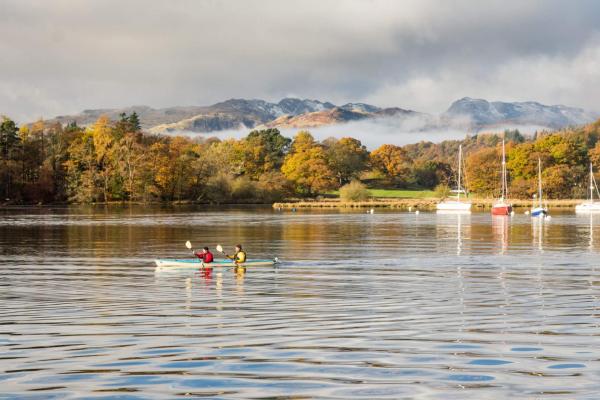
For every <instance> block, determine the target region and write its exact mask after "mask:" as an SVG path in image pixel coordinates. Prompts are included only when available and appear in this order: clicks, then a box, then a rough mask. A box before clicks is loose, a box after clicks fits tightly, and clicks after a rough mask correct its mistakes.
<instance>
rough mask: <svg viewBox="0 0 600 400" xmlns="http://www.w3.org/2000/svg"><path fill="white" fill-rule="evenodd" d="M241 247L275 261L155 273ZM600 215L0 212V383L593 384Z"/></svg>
mask: <svg viewBox="0 0 600 400" xmlns="http://www.w3.org/2000/svg"><path fill="white" fill-rule="evenodd" d="M186 240H191V241H192V243H193V244H194V245H195V246H196V247H200V246H202V245H204V244H208V245H210V246H211V247H214V245H215V244H217V243H221V244H223V245H226V246H227V247H229V248H230V247H231V246H232V245H234V244H235V243H236V242H241V243H243V244H244V245H245V247H246V248H247V249H248V253H249V256H250V258H267V257H273V256H278V257H279V258H280V259H281V260H282V261H283V263H281V264H280V265H279V266H277V267H259V268H256V269H250V268H248V269H247V270H246V271H245V272H243V271H237V272H236V271H234V270H233V269H228V268H227V269H215V270H214V271H212V272H211V273H207V272H201V271H188V272H180V273H174V272H168V273H159V274H156V273H155V271H154V264H153V262H152V260H153V259H154V258H159V257H163V258H164V257H187V256H189V251H188V250H187V249H186V248H185V246H184V243H185V241H186ZM599 251H600V215H599V216H597V217H590V216H576V215H575V214H572V213H564V214H554V215H553V218H552V219H551V220H550V221H545V222H540V221H538V220H536V221H533V222H532V220H531V218H530V217H528V216H525V215H522V214H521V215H516V216H514V217H512V218H503V217H495V218H494V219H492V217H491V216H490V215H488V213H473V214H472V215H462V216H457V215H436V214H434V213H421V214H420V215H415V214H410V213H401V212H383V211H380V212H376V213H375V214H374V215H367V214H366V213H365V214H363V213H362V212H358V211H357V212H338V211H331V212H318V211H314V212H298V213H292V212H289V211H286V212H275V211H272V210H270V209H266V208H265V209H260V208H259V209H256V208H246V209H225V210H223V209H221V210H219V209H208V210H205V209H203V208H202V207H198V208H184V207H182V208H140V207H134V208H116V207H113V208H108V209H107V208H101V207H99V208H51V209H46V208H22V209H18V208H14V209H8V210H0V304H1V306H2V307H1V308H0V372H1V374H0V398H15V397H17V398H27V399H36V398H40V399H47V398H69V397H70V398H81V397H85V398H103V399H107V398H119V399H129V398H131V399H134V398H144V399H146V398H177V397H180V396H185V395H188V396H204V397H208V398H338V399H345V398H366V399H372V398H394V399H398V398H420V399H491V398H508V397H515V398H531V399H534V398H542V397H543V398H556V399H563V398H564V399H574V398H578V399H586V398H588V399H595V398H598V397H599V396H600V363H599V362H598V359H599V357H600V340H599V335H600V327H599V324H600V309H599V307H600V265H599V258H598V253H599Z"/></svg>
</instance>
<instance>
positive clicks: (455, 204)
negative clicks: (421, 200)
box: [436, 145, 471, 212]
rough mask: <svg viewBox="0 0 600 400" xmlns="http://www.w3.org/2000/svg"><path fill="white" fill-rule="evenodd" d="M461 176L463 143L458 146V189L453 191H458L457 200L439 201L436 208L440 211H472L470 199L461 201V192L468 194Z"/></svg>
mask: <svg viewBox="0 0 600 400" xmlns="http://www.w3.org/2000/svg"><path fill="white" fill-rule="evenodd" d="M461 178H462V145H460V146H458V181H457V187H456V190H453V191H452V192H454V193H456V200H444V201H442V202H441V203H438V204H437V206H436V208H437V210H438V211H455V212H456V211H460V212H470V211H471V202H470V201H460V194H461V193H464V194H465V196H466V191H465V190H464V189H463V188H462V186H461Z"/></svg>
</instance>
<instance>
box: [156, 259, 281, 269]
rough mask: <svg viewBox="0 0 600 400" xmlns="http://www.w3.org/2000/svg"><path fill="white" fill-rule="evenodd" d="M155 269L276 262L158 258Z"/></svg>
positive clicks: (267, 264) (239, 265)
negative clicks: (207, 261)
mask: <svg viewBox="0 0 600 400" xmlns="http://www.w3.org/2000/svg"><path fill="white" fill-rule="evenodd" d="M154 262H155V263H156V269H159V270H160V269H171V268H200V267H205V268H206V267H210V268H214V267H270V266H272V265H275V264H276V263H277V259H275V260H248V261H246V262H245V263H241V264H236V263H234V262H232V261H231V260H215V261H213V262H211V263H208V264H205V263H203V262H202V261H201V260H200V259H198V258H183V259H173V258H171V259H158V260H154Z"/></svg>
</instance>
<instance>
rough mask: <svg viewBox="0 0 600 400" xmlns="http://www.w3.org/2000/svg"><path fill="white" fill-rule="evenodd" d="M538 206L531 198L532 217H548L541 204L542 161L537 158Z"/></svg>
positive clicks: (546, 210) (545, 209)
mask: <svg viewBox="0 0 600 400" xmlns="http://www.w3.org/2000/svg"><path fill="white" fill-rule="evenodd" d="M537 197H538V199H537V200H538V204H537V205H536V204H535V200H536V199H535V196H534V198H533V207H532V208H531V216H532V217H540V216H541V217H545V216H546V215H548V209H547V208H546V207H544V204H543V202H542V160H540V159H539V158H538V193H537Z"/></svg>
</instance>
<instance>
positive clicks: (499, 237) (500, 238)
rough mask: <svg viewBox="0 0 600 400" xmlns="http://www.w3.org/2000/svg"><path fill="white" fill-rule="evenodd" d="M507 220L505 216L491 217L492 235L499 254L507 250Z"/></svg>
mask: <svg viewBox="0 0 600 400" xmlns="http://www.w3.org/2000/svg"><path fill="white" fill-rule="evenodd" d="M508 219H509V217H508V216H507V215H492V235H493V237H494V241H495V242H496V243H499V246H498V247H499V248H500V254H504V252H505V251H506V250H508V222H509V221H508Z"/></svg>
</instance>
